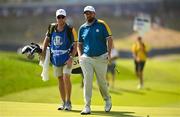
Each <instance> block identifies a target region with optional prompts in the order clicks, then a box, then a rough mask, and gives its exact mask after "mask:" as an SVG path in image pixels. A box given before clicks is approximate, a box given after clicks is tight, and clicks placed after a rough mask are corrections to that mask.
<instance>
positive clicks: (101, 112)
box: [71, 110, 141, 117]
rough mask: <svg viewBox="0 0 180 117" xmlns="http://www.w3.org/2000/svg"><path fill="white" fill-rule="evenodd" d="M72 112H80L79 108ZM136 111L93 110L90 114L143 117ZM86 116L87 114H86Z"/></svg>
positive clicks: (111, 116) (112, 116)
mask: <svg viewBox="0 0 180 117" xmlns="http://www.w3.org/2000/svg"><path fill="white" fill-rule="evenodd" d="M71 112H74V113H79V114H80V112H81V111H79V110H71ZM133 114H135V112H127V111H111V112H108V113H107V112H104V111H91V114H90V115H95V116H110V117H141V116H135V115H133ZM85 116H86V115H85Z"/></svg>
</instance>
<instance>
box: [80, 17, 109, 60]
mask: <svg viewBox="0 0 180 117" xmlns="http://www.w3.org/2000/svg"><path fill="white" fill-rule="evenodd" d="M111 35H112V33H111V30H110V28H109V26H108V25H107V24H106V23H105V22H104V21H102V20H97V19H96V20H95V21H94V22H93V23H92V24H90V25H89V24H88V23H84V24H83V25H81V27H80V29H79V33H78V42H79V43H82V47H83V48H82V53H83V54H85V55H87V56H89V57H93V56H100V55H102V54H105V53H106V52H107V45H106V43H107V39H108V38H107V37H109V36H111Z"/></svg>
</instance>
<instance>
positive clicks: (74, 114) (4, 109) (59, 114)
mask: <svg viewBox="0 0 180 117" xmlns="http://www.w3.org/2000/svg"><path fill="white" fill-rule="evenodd" d="M0 106H1V108H0V116H1V117H27V116H28V117H79V116H81V115H80V112H81V109H82V105H74V106H73V108H72V111H70V112H69V111H58V110H56V107H57V105H56V104H44V103H22V102H21V103H20V102H0ZM88 116H89V117H179V116H180V108H159V107H126V106H123V107H122V106H113V108H112V110H111V112H109V113H106V112H104V109H103V106H92V112H91V115H88Z"/></svg>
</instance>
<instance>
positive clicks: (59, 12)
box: [56, 9, 66, 17]
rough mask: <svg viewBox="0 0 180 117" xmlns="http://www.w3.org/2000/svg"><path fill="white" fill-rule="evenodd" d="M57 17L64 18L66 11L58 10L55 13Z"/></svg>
mask: <svg viewBox="0 0 180 117" xmlns="http://www.w3.org/2000/svg"><path fill="white" fill-rule="evenodd" d="M59 15H63V16H66V11H65V10H64V9H58V10H57V11H56V17H57V16H59Z"/></svg>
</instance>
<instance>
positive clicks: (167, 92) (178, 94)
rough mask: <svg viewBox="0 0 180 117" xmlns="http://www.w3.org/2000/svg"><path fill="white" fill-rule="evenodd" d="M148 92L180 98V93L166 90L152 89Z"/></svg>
mask: <svg viewBox="0 0 180 117" xmlns="http://www.w3.org/2000/svg"><path fill="white" fill-rule="evenodd" d="M146 90H147V91H153V92H156V93H164V94H169V95H176V96H180V93H179V92H173V91H165V90H158V89H151V88H146Z"/></svg>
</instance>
